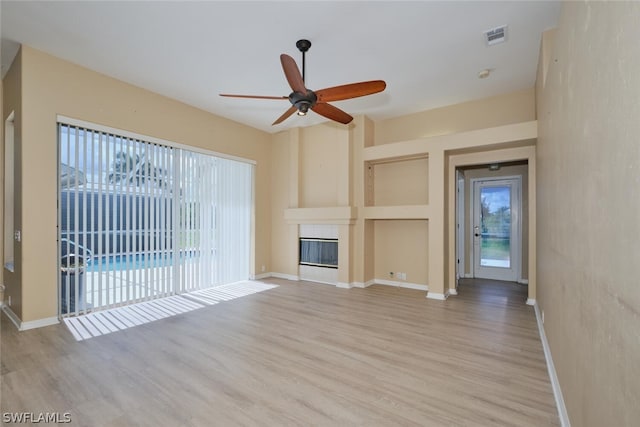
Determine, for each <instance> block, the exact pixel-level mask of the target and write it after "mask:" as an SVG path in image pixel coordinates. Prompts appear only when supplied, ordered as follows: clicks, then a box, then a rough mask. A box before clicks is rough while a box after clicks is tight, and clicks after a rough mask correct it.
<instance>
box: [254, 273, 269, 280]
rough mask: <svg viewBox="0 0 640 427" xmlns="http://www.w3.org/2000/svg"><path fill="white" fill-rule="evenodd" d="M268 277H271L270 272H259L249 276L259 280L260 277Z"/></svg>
mask: <svg viewBox="0 0 640 427" xmlns="http://www.w3.org/2000/svg"><path fill="white" fill-rule="evenodd" d="M269 277H271V273H260V274H254V275H251V276H249V279H251V280H261V279H268V278H269Z"/></svg>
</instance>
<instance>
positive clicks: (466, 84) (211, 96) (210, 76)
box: [0, 0, 560, 132]
mask: <svg viewBox="0 0 640 427" xmlns="http://www.w3.org/2000/svg"><path fill="white" fill-rule="evenodd" d="M0 7H1V20H2V73H3V75H4V73H5V72H6V70H7V68H8V67H9V65H10V62H11V61H12V59H13V57H14V56H15V53H16V51H17V44H18V43H24V44H27V45H30V46H31V47H33V48H36V49H39V50H42V51H45V52H48V53H50V54H52V55H55V56H58V57H60V58H63V59H66V60H68V61H71V62H74V63H76V64H79V65H82V66H84V67H87V68H90V69H93V70H96V71H99V72H101V73H104V74H107V75H109V76H112V77H115V78H117V79H120V80H123V81H126V82H129V83H131V84H134V85H136V86H140V87H143V88H145V89H148V90H150V91H153V92H156V93H160V94H163V95H166V96H168V97H170V98H174V99H177V100H180V101H182V102H184V103H187V104H190V105H193V106H195V107H198V108H201V109H203V110H206V111H210V112H212V113H214V114H217V115H220V116H223V117H227V118H229V119H232V120H235V121H238V122H241V123H245V124H247V125H249V126H253V127H255V128H258V129H262V130H265V131H267V132H276V131H279V130H282V129H286V128H289V127H292V126H307V125H311V124H317V123H320V122H323V121H325V120H326V119H324V118H322V117H320V116H318V115H317V114H314V113H312V114H309V115H308V116H306V117H298V116H296V115H294V116H292V117H291V118H289V119H287V120H286V121H285V122H284V123H282V124H280V125H277V126H273V127H272V126H271V123H272V122H273V121H274V120H275V119H276V118H277V117H279V116H280V115H281V114H282V113H283V112H284V111H285V110H286V109H287V108H288V107H289V106H290V104H289V103H288V101H286V100H253V99H233V98H222V97H220V96H218V94H219V93H238V94H252V95H276V96H281V95H289V93H290V92H291V90H290V88H289V87H288V84H287V81H286V80H285V78H284V74H283V72H282V68H281V65H280V60H279V55H280V54H281V53H287V54H289V55H291V56H292V57H294V58H295V60H296V61H297V62H298V65H299V66H301V54H300V52H299V51H298V50H297V49H296V47H295V43H296V41H297V40H298V39H301V38H307V39H309V40H311V42H312V44H313V46H312V47H311V49H310V50H309V52H308V53H307V58H306V85H307V87H309V88H310V89H313V90H318V89H322V88H325V87H330V86H336V85H341V84H346V83H353V82H358V81H364V80H376V79H382V80H385V81H386V82H387V89H386V90H385V91H384V92H382V93H380V94H375V95H370V96H367V97H363V98H358V99H354V100H348V101H340V102H335V103H334V105H335V106H337V107H339V108H341V109H343V110H345V111H347V112H348V113H350V114H351V115H358V114H366V115H368V116H369V117H371V118H372V119H374V120H379V119H386V118H391V117H396V116H401V115H405V114H409V113H413V112H418V111H423V110H427V109H431V108H435V107H440V106H444V105H451V104H455V103H459V102H464V101H468V100H472V99H479V98H484V97H488V96H492V95H497V94H501V93H507V92H511V91H515V90H519V89H525V88H529V87H531V86H533V84H534V82H535V75H536V65H537V61H538V51H539V45H540V37H541V33H542V32H543V31H544V30H546V29H549V28H553V27H554V26H555V25H556V23H557V19H558V15H559V12H560V3H559V2H558V1H498V2H488V1H470V2H458V1H443V2H441V1H424V2H422V1H409V2H397V1H375V2H368V1H353V2H346V1H341V2H330V1H316V2H311V1H286V2H283V1H280V2H274V1H258V2H247V1H232V2H221V1H208V2H192V1H177V2H169V1H139V2H138V1H135V2H134V1H126V2H115V1H91V2H77V1H73V2H62V1H54V2H51V1H49V2H31V1H7V0H3V1H1V2H0ZM504 24H507V25H508V33H507V42H506V43H502V44H498V45H495V46H491V47H487V46H486V45H485V43H484V38H483V31H485V30H488V29H491V28H494V27H497V26H500V25H504ZM487 68H488V69H491V70H493V72H492V73H491V76H490V77H489V78H486V79H478V77H477V74H478V72H479V71H481V70H483V69H487Z"/></svg>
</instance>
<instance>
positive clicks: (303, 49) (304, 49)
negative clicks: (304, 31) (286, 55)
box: [296, 39, 311, 82]
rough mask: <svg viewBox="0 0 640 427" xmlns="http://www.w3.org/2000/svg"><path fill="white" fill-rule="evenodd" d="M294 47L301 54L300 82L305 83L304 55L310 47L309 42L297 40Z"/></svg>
mask: <svg viewBox="0 0 640 427" xmlns="http://www.w3.org/2000/svg"><path fill="white" fill-rule="evenodd" d="M296 47H297V48H298V50H299V51H300V52H302V81H303V82H306V80H305V68H306V58H305V57H306V55H305V54H306V53H307V51H308V50H309V48H310V47H311V42H310V41H309V40H307V39H302V40H298V41H297V42H296Z"/></svg>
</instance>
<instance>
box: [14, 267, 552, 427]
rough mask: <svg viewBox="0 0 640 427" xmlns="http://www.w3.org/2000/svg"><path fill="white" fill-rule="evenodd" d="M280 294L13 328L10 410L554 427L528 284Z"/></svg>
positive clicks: (124, 418)
mask: <svg viewBox="0 0 640 427" xmlns="http://www.w3.org/2000/svg"><path fill="white" fill-rule="evenodd" d="M268 282H269V283H275V284H278V285H280V286H279V287H277V288H275V289H272V290H269V291H266V292H262V293H259V294H255V295H251V296H247V297H243V298H239V299H236V300H233V301H229V302H225V303H220V304H216V305H214V306H211V307H207V308H204V309H201V310H196V311H193V312H190V313H187V314H184V315H179V316H176V317H173V318H170V319H165V320H161V321H157V322H153V323H149V324H147V325H143V326H139V327H135V328H131V329H127V330H125V331H122V332H116V333H112V334H109V335H105V336H102V337H97V338H93V339H90V340H86V341H81V342H76V341H75V340H74V338H73V336H72V335H71V334H70V333H69V332H68V331H67V330H66V328H65V326H63V325H57V326H51V327H47V328H41V329H37V330H31V331H25V332H20V333H18V332H16V331H15V328H14V327H13V325H12V324H10V322H9V321H8V320H7V318H6V317H4V316H3V319H2V325H1V328H2V329H1V330H2V337H1V338H2V348H1V362H2V364H1V376H2V395H1V399H2V402H1V409H2V412H7V411H9V412H19V411H29V412H36V413H39V412H47V411H60V412H66V411H69V412H71V417H72V420H73V425H86V426H132V425H144V426H154V427H155V426H215V425H220V426H236V425H249V426H251V425H261V426H282V425H305V426H309V425H320V426H325V425H326V426H349V425H360V426H395V425H409V426H410V425H415V426H496V425H513V426H557V425H559V421H558V416H557V411H556V408H555V404H554V399H553V394H552V390H551V385H550V383H549V377H548V374H547V369H546V365H545V360H544V354H543V350H542V344H541V342H540V338H539V336H538V331H537V327H536V320H535V315H534V311H533V308H532V307H529V306H526V305H525V303H524V302H525V300H526V288H524V287H521V286H520V285H516V284H509V283H501V282H469V281H467V282H466V283H463V284H462V285H461V286H460V290H459V292H460V295H458V296H456V297H450V298H449V299H448V300H447V301H444V302H443V301H435V300H428V299H426V298H425V297H424V296H425V294H424V292H421V291H415V290H409V289H398V288H393V287H387V286H377V285H376V286H371V287H369V288H367V289H351V290H345V289H338V288H335V287H331V286H327V285H320V284H313V283H306V282H288V281H285V280H275V279H274V280H268Z"/></svg>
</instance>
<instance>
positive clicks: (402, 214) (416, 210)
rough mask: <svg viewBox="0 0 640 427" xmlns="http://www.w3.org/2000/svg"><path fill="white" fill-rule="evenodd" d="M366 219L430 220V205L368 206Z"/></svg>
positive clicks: (365, 209)
mask: <svg viewBox="0 0 640 427" xmlns="http://www.w3.org/2000/svg"><path fill="white" fill-rule="evenodd" d="M363 217H364V218H365V219H429V205H403V206H367V207H365V208H364V209H363Z"/></svg>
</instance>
